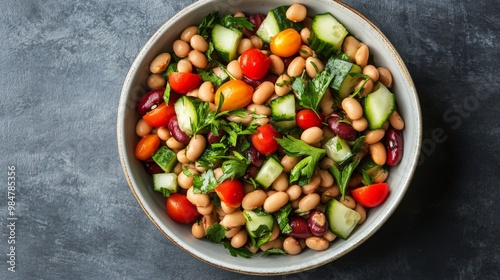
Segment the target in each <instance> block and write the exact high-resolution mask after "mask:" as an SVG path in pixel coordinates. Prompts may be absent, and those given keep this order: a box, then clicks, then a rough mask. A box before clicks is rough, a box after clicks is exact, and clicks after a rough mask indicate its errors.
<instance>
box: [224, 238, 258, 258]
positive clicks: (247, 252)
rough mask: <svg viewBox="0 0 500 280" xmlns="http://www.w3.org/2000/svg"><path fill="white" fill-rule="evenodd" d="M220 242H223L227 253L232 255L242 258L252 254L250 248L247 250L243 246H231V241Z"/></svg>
mask: <svg viewBox="0 0 500 280" xmlns="http://www.w3.org/2000/svg"><path fill="white" fill-rule="evenodd" d="M222 244H224V248H226V249H228V250H229V253H230V254H231V256H233V257H237V256H240V257H244V258H251V257H252V256H253V253H252V252H250V250H248V249H247V248H245V247H241V248H234V247H233V246H231V243H230V242H228V241H226V242H222Z"/></svg>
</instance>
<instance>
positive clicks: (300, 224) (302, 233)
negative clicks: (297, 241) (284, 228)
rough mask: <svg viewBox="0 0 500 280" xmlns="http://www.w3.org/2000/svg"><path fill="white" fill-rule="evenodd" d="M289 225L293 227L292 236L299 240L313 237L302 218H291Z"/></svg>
mask: <svg viewBox="0 0 500 280" xmlns="http://www.w3.org/2000/svg"><path fill="white" fill-rule="evenodd" d="M288 223H289V224H290V226H291V227H292V233H290V236H293V237H297V238H308V237H310V236H311V235H312V233H311V231H310V230H309V226H308V225H307V221H306V220H304V219H302V218H301V217H290V219H289V221H288Z"/></svg>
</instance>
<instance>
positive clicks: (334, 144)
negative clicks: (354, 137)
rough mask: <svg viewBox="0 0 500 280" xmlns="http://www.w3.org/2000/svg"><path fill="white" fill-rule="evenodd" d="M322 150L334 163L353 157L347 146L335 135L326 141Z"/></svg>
mask: <svg viewBox="0 0 500 280" xmlns="http://www.w3.org/2000/svg"><path fill="white" fill-rule="evenodd" d="M324 148H325V150H326V155H327V156H328V157H329V158H330V159H331V160H333V161H334V162H336V163H342V162H344V161H345V160H347V159H349V158H350V157H351V156H352V155H353V154H352V151H351V148H350V147H349V145H347V143H346V142H345V141H344V140H343V139H342V138H340V137H338V136H337V135H335V136H334V137H332V138H331V139H330V140H328V142H326V144H325V146H324Z"/></svg>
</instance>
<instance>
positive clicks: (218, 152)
mask: <svg viewBox="0 0 500 280" xmlns="http://www.w3.org/2000/svg"><path fill="white" fill-rule="evenodd" d="M226 151H227V148H226V147H225V146H219V145H214V144H212V145H210V146H208V147H207V148H206V149H205V150H204V151H203V153H202V154H201V156H200V157H199V158H198V159H197V160H196V162H197V163H198V165H200V166H201V167H206V168H210V169H213V168H215V167H217V166H219V165H220V164H221V163H222V159H221V157H222V156H224V155H225V154H226Z"/></svg>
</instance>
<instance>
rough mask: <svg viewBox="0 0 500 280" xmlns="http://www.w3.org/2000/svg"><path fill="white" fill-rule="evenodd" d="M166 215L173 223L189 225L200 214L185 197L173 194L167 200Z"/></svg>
mask: <svg viewBox="0 0 500 280" xmlns="http://www.w3.org/2000/svg"><path fill="white" fill-rule="evenodd" d="M166 207H167V214H168V216H170V218H172V219H173V220H174V221H176V222H179V223H183V224H189V223H191V222H193V221H194V220H195V219H196V218H197V217H198V216H200V213H198V210H197V209H196V206H195V205H193V204H192V203H191V202H189V200H188V199H187V197H186V196H185V195H183V194H180V193H173V194H171V195H170V196H169V197H168V198H167V204H166Z"/></svg>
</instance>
